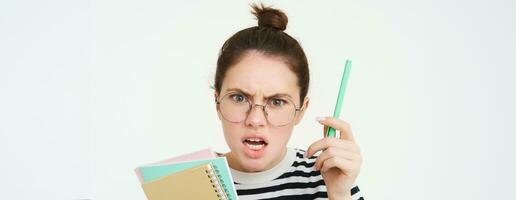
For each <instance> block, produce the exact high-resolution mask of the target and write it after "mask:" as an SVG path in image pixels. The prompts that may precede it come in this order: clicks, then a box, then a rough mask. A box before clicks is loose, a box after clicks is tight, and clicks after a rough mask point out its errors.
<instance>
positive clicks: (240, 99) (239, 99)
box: [231, 94, 245, 103]
mask: <svg viewBox="0 0 516 200" xmlns="http://www.w3.org/2000/svg"><path fill="white" fill-rule="evenodd" d="M231 99H232V100H233V101H234V102H237V103H240V102H244V101H245V96H244V95H241V94H233V95H231Z"/></svg>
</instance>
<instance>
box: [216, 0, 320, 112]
mask: <svg viewBox="0 0 516 200" xmlns="http://www.w3.org/2000/svg"><path fill="white" fill-rule="evenodd" d="M251 8H252V12H251V13H252V14H253V15H255V16H256V18H257V19H258V26H254V27H250V28H246V29H243V30H241V31H239V32H237V33H235V34H234V35H233V36H231V37H230V38H229V39H228V40H226V42H225V43H224V45H222V48H221V49H220V53H219V58H218V60H217V70H216V73H215V85H214V88H215V91H216V92H218V93H219V94H220V92H221V91H220V90H221V89H222V82H223V81H224V78H225V76H226V72H227V71H228V70H229V68H230V67H231V66H232V65H234V64H236V63H237V62H238V61H239V60H240V59H241V58H242V57H243V56H244V55H245V54H246V53H248V52H249V51H251V50H255V51H258V52H260V53H263V54H265V55H267V56H272V57H276V58H279V59H281V60H283V61H284V62H285V63H286V64H287V65H288V66H289V67H290V70H291V71H292V72H294V73H295V74H296V76H297V85H298V86H299V88H300V95H299V96H300V103H301V104H303V100H304V98H305V97H306V95H307V93H308V86H309V82H310V74H309V71H308V61H307V59H306V56H305V52H304V51H303V48H301V45H300V44H299V43H298V42H297V40H296V39H294V38H292V37H291V36H290V35H288V34H287V33H285V32H283V31H284V30H285V29H286V27H287V23H288V18H287V16H286V15H285V13H283V12H282V11H281V10H278V9H274V8H271V7H266V6H264V5H263V4H261V5H260V6H258V5H256V4H252V5H251Z"/></svg>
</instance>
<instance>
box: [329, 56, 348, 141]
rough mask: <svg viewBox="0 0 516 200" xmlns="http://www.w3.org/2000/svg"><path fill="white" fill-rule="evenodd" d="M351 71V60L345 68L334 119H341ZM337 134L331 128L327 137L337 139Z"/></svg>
mask: <svg viewBox="0 0 516 200" xmlns="http://www.w3.org/2000/svg"><path fill="white" fill-rule="evenodd" d="M350 70H351V60H346V65H345V66H344V72H343V73H342V78H341V80H340V88H339V95H338V97H337V103H336V104H335V110H334V111H333V117H334V118H339V116H340V110H341V108H342V101H343V100H344V93H346V85H347V84H348V79H349V71H350ZM335 136H336V132H335V129H334V128H332V127H329V128H328V130H327V131H326V137H335Z"/></svg>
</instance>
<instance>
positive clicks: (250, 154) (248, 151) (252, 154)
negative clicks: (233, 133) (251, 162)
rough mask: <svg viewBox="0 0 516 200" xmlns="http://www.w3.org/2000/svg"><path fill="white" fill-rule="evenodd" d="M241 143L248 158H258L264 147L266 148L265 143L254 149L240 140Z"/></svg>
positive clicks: (262, 153)
mask: <svg viewBox="0 0 516 200" xmlns="http://www.w3.org/2000/svg"><path fill="white" fill-rule="evenodd" d="M242 145H243V146H244V153H245V154H246V155H247V156H248V157H249V158H260V157H262V156H263V155H264V154H265V149H266V148H267V144H265V145H264V146H263V147H262V148H261V149H259V150H254V149H251V148H250V147H249V146H248V145H247V143H246V142H242Z"/></svg>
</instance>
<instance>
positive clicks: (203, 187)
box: [142, 164, 227, 200]
mask: <svg viewBox="0 0 516 200" xmlns="http://www.w3.org/2000/svg"><path fill="white" fill-rule="evenodd" d="M142 187H143V190H144V191H145V195H146V196H147V199H148V200H173V199H192V200H195V199H199V200H225V199H227V196H226V194H225V193H224V190H223V189H222V187H221V186H220V181H219V180H218V177H217V176H216V175H215V174H214V170H213V167H212V166H211V164H205V165H200V166H197V167H193V168H190V169H187V170H184V171H180V172H177V173H174V174H171V175H168V176H165V177H162V178H160V179H157V180H154V181H151V182H148V183H144V184H142Z"/></svg>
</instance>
